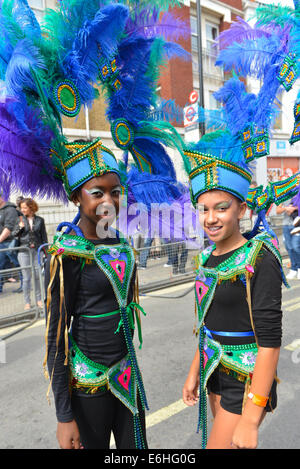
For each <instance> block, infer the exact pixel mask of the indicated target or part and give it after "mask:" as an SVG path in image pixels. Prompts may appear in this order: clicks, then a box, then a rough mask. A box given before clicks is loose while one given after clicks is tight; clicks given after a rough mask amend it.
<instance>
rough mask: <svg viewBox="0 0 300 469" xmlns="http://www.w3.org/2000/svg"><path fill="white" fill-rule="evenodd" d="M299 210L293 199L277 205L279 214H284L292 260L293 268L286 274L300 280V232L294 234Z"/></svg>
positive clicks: (286, 235)
mask: <svg viewBox="0 0 300 469" xmlns="http://www.w3.org/2000/svg"><path fill="white" fill-rule="evenodd" d="M297 211H298V207H297V206H296V205H294V204H293V203H292V201H287V202H284V203H282V204H280V205H279V206H278V207H276V213H277V215H281V214H283V226H282V232H283V239H284V245H285V248H286V250H287V252H288V255H289V258H290V261H291V269H290V271H289V273H288V274H287V276H286V278H287V279H288V280H292V279H298V280H300V233H296V234H292V230H293V229H294V228H295V227H294V224H293V223H294V218H295V215H296V216H297Z"/></svg>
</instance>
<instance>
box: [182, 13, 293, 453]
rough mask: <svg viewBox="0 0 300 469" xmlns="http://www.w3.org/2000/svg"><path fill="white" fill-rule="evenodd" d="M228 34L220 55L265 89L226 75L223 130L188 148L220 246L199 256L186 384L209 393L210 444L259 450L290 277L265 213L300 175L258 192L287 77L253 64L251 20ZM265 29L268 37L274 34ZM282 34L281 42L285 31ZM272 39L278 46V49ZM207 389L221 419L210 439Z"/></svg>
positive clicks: (215, 120) (192, 393) (188, 390)
mask: <svg viewBox="0 0 300 469" xmlns="http://www.w3.org/2000/svg"><path fill="white" fill-rule="evenodd" d="M250 30H251V31H250ZM245 31H246V32H245ZM233 33H235V38H236V37H237V36H238V35H244V39H245V35H247V36H248V37H247V38H246V40H247V44H246V43H245V42H243V41H241V42H242V46H241V45H240V44H239V42H238V41H237V42H234V41H232V36H233V35H234V34H233ZM236 33H238V34H236ZM246 33H247V34H246ZM222 34H223V36H222V39H223V41H224V40H228V42H227V44H226V45H228V43H231V42H234V44H233V45H232V47H231V46H228V49H229V50H227V49H226V48H225V49H224V50H223V51H221V52H220V56H219V59H218V60H219V63H221V62H222V64H223V65H224V64H227V61H226V60H228V61H230V63H231V65H230V66H228V68H227V69H228V70H229V69H231V68H232V67H233V65H235V67H234V70H236V71H237V70H240V71H241V70H242V71H241V74H242V75H243V76H245V75H247V74H248V73H249V74H250V70H251V68H252V70H253V71H254V72H253V73H256V74H257V73H258V74H260V77H261V78H262V79H263V80H264V81H263V85H262V88H261V90H260V92H259V93H258V95H257V96H256V95H254V94H249V93H246V90H245V87H244V85H243V83H242V82H241V81H240V80H239V79H238V78H237V77H234V78H232V79H231V80H229V81H228V82H226V84H225V85H224V87H223V88H222V89H221V90H219V91H218V92H217V93H216V94H215V96H216V98H217V99H218V100H219V101H220V102H221V103H222V104H223V109H222V110H221V111H219V112H217V111H214V112H212V113H209V112H208V111H203V115H204V118H205V119H206V122H207V125H208V126H211V127H212V128H213V129H214V130H215V131H214V132H211V133H208V134H207V135H205V136H204V137H202V138H201V140H200V141H199V142H198V143H197V144H194V145H190V146H189V147H186V150H185V152H184V153H185V158H184V163H185V167H186V171H187V173H188V174H189V178H190V192H191V199H192V202H193V203H194V205H195V206H196V205H197V207H198V209H199V217H200V222H201V224H202V226H203V229H204V231H205V233H206V234H207V236H208V237H209V239H210V240H211V242H212V245H211V246H209V247H208V248H207V249H205V250H204V251H203V252H202V253H200V254H199V268H198V270H197V276H196V281H195V298H196V309H197V314H198V327H197V333H198V335H199V347H198V348H197V351H196V353H195V356H194V359H193V362H192V364H191V367H190V370H189V373H188V377H187V379H186V382H185V384H184V387H183V400H184V402H185V403H186V404H187V405H189V406H193V405H195V403H196V402H197V401H198V400H199V423H198V431H199V430H200V429H201V430H202V448H208V449H212V448H223V449H226V448H227V449H230V448H256V446H257V443H258V429H259V425H260V424H261V422H262V420H263V418H264V416H265V415H266V413H267V412H270V411H272V410H273V409H274V408H275V407H276V405H277V395H276V386H277V381H278V379H277V376H276V369H277V363H278V358H279V352H280V346H281V336H282V326H281V319H282V311H281V286H282V281H283V282H284V283H285V284H286V285H287V283H286V280H285V277H284V274H283V269H282V263H281V256H280V252H279V249H278V241H277V238H276V236H275V234H274V233H273V232H272V230H271V229H270V227H269V226H268V223H267V221H266V218H265V214H266V211H267V210H268V208H269V207H270V204H271V203H273V202H275V203H276V204H277V205H278V204H280V203H281V202H282V201H283V200H287V199H289V198H292V197H293V196H294V195H295V194H296V193H297V191H298V186H299V174H298V175H295V176H293V177H292V178H290V179H288V180H285V181H282V183H281V182H279V183H274V184H273V183H271V184H269V185H268V187H267V188H266V189H265V190H263V188H262V187H261V186H260V187H258V188H253V189H251V190H250V191H249V185H250V182H251V178H252V171H251V164H253V163H251V161H253V160H254V159H255V158H258V157H261V156H265V155H267V154H268V138H269V131H270V128H271V125H272V119H273V118H274V115H275V109H276V108H275V106H274V104H276V94H277V92H278V90H279V88H280V84H279V82H278V79H277V76H276V74H273V77H272V74H270V73H269V69H268V66H265V67H263V66H262V67H261V68H259V69H257V67H253V63H254V62H255V60H257V59H259V58H261V57H260V56H259V53H258V50H259V49H260V48H259V47H255V41H253V42H254V44H253V42H251V39H253V36H255V33H253V30H252V28H251V27H250V26H248V25H247V26H245V24H244V22H243V24H242V20H240V21H239V23H238V25H237V24H234V25H233V26H232V29H231V30H229V33H227V34H228V36H226V32H224V33H222ZM258 35H261V37H263V41H264V42H265V43H267V41H266V32H265V31H260V34H258ZM267 35H268V38H269V39H270V37H269V36H271V35H270V34H269V32H268V34H267ZM274 36H275V39H274V37H273V39H274V41H275V42H276V47H278V44H279V47H280V46H281V44H280V40H279V36H280V34H279V35H278V31H276V32H275V33H274ZM270 42H271V45H270V44H268V47H270V48H272V47H274V42H273V43H272V41H271V40H270ZM230 47H231V49H230ZM233 47H235V48H238V49H241V47H242V49H243V54H244V55H243V54H240V55H237V54H236V55H233V54H232V48H233ZM276 47H275V49H276ZM254 50H255V53H253V51H254ZM260 50H261V49H260ZM245 51H248V54H245ZM251 54H252V56H251ZM245 55H247V60H246V58H245ZM265 55H266V54H264V58H265ZM242 56H243V59H242V58H241V57H242ZM225 57H227V59H226V60H225ZM268 57H270V55H269V54H268ZM264 58H263V59H261V61H262V62H264ZM273 58H274V56H273ZM274 62H275V61H274ZM233 63H234V64H233ZM257 63H258V62H256V64H257ZM276 67H277V69H279V67H280V64H278V63H277V64H276ZM276 67H275V68H276ZM246 70H247V73H245V71H246ZM207 117H209V119H207ZM216 129H217V130H216ZM249 163H250V164H249ZM247 204H248V206H249V207H250V208H252V209H255V210H256V212H257V213H258V219H257V222H256V224H255V226H254V229H253V231H252V232H251V233H245V234H243V233H241V230H240V221H241V219H242V218H243V216H244V214H245V211H246V208H247ZM261 225H262V229H261ZM199 370H200V373H199ZM198 389H199V394H198ZM207 393H208V395H209V403H210V407H211V411H212V414H213V417H214V421H213V426H212V429H211V432H210V435H209V437H207V420H206V405H207V403H206V394H207Z"/></svg>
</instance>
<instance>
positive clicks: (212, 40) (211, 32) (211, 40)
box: [205, 22, 219, 55]
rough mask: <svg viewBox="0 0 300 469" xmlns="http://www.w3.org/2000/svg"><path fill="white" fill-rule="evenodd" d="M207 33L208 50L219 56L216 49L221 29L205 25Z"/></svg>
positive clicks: (213, 25) (212, 25)
mask: <svg viewBox="0 0 300 469" xmlns="http://www.w3.org/2000/svg"><path fill="white" fill-rule="evenodd" d="M205 33H206V49H207V52H208V53H211V54H214V55H216V54H217V49H216V45H215V44H216V39H217V37H218V35H219V28H218V26H217V25H216V24H213V23H208V22H206V23H205Z"/></svg>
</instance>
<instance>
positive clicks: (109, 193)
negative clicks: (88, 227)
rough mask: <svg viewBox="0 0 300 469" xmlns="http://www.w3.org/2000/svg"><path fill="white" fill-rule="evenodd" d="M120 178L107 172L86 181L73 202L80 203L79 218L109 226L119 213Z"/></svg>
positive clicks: (94, 223)
mask: <svg viewBox="0 0 300 469" xmlns="http://www.w3.org/2000/svg"><path fill="white" fill-rule="evenodd" d="M120 194H121V184H120V179H119V177H118V175H117V174H115V173H107V174H103V175H102V176H97V177H94V178H92V179H90V180H89V181H87V182H86V183H85V184H84V185H83V186H82V188H81V191H80V193H79V195H78V196H77V197H75V198H74V199H73V202H75V203H76V202H79V203H80V215H81V220H82V221H83V220H85V221H86V222H89V223H92V224H93V225H95V226H96V225H98V224H100V225H103V226H106V227H107V226H110V225H111V224H112V223H113V221H114V219H115V218H116V216H117V215H118V213H119V204H120Z"/></svg>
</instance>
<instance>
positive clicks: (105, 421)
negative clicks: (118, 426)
mask: <svg viewBox="0 0 300 469" xmlns="http://www.w3.org/2000/svg"><path fill="white" fill-rule="evenodd" d="M72 410H73V414H74V418H75V420H76V423H77V425H78V428H79V433H80V441H81V443H82V445H83V447H84V448H85V449H109V442H110V436H111V431H112V425H113V420H114V415H115V401H114V396H112V394H111V393H110V392H107V393H105V394H102V395H99V396H92V397H91V396H88V397H78V396H74V395H73V396H72Z"/></svg>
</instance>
